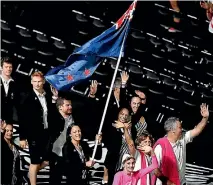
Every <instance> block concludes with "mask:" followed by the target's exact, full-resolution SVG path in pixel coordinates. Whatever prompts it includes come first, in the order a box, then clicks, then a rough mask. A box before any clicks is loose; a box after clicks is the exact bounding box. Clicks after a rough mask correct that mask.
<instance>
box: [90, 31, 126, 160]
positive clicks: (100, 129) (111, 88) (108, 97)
mask: <svg viewBox="0 0 213 185" xmlns="http://www.w3.org/2000/svg"><path fill="white" fill-rule="evenodd" d="M127 33H128V30H127V31H126V33H125V36H124V40H123V42H122V45H121V50H120V54H119V57H118V61H117V64H116V67H115V71H114V74H113V78H112V81H111V85H110V89H109V93H108V96H107V100H106V104H105V107H104V112H103V115H102V118H101V123H100V126H99V130H98V134H101V131H102V127H103V124H104V120H105V117H106V113H107V108H108V105H109V100H110V97H111V94H112V90H113V86H114V83H115V79H116V76H117V73H118V67H119V65H120V61H121V57H122V54H123V48H124V43H125V40H126V37H127ZM97 146H98V140H96V141H95V147H94V150H93V154H92V159H91V160H92V161H93V160H94V158H95V153H96V150H97Z"/></svg>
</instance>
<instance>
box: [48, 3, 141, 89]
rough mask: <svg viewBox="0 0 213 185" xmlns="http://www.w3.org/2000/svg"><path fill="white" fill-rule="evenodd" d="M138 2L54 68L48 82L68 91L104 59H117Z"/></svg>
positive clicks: (49, 74) (86, 76)
mask: <svg viewBox="0 0 213 185" xmlns="http://www.w3.org/2000/svg"><path fill="white" fill-rule="evenodd" d="M136 2H137V1H136V0H135V1H134V2H133V3H132V4H131V5H130V7H129V9H128V10H127V11H126V12H125V13H124V14H123V15H122V16H121V18H120V19H119V20H118V21H117V22H116V23H115V24H114V25H113V26H112V27H111V28H109V29H107V30H106V31H104V32H103V33H102V34H101V35H99V36H97V37H95V38H93V39H92V40H90V41H88V42H87V43H85V44H84V45H82V46H81V47H79V48H77V49H76V50H74V52H73V53H72V54H71V55H70V56H69V57H68V59H67V60H66V62H65V64H64V65H60V66H57V67H55V68H53V69H51V70H50V71H49V72H48V73H47V74H46V75H45V79H46V80H47V81H48V82H49V83H50V84H51V85H52V86H53V87H55V88H56V89H57V90H61V91H69V90H70V88H71V87H72V86H73V85H75V84H77V83H79V82H81V81H82V80H84V79H86V78H88V77H90V76H91V75H92V74H93V73H94V71H95V70H96V68H97V67H98V65H99V64H100V62H101V61H102V59H103V58H108V57H114V58H118V57H119V55H120V53H121V52H122V53H123V51H121V48H122V44H124V42H125V39H126V36H127V33H128V31H129V24H130V21H131V19H132V17H133V12H134V10H135V7H136Z"/></svg>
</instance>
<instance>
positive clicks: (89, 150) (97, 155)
mask: <svg viewBox="0 0 213 185" xmlns="http://www.w3.org/2000/svg"><path fill="white" fill-rule="evenodd" d="M98 137H100V136H98V135H96V139H97V138H98ZM82 147H83V148H82V149H83V151H84V154H85V157H86V160H87V161H90V157H91V156H92V154H93V149H92V148H91V147H89V144H88V143H87V142H83V146H82ZM101 157H102V147H101V139H99V142H98V146H97V151H96V153H95V157H94V158H95V159H100V158H101Z"/></svg>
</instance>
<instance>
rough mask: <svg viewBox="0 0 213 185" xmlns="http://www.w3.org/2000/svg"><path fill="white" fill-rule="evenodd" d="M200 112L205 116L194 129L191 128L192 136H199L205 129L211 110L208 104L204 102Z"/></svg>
mask: <svg viewBox="0 0 213 185" xmlns="http://www.w3.org/2000/svg"><path fill="white" fill-rule="evenodd" d="M200 112H201V116H203V118H202V120H201V122H200V123H199V124H198V125H197V126H196V127H195V128H194V129H192V130H190V137H191V138H194V137H196V136H198V135H199V134H200V133H201V132H202V131H203V129H204V128H205V127H206V124H207V121H208V118H209V110H208V106H206V104H202V105H201V106H200Z"/></svg>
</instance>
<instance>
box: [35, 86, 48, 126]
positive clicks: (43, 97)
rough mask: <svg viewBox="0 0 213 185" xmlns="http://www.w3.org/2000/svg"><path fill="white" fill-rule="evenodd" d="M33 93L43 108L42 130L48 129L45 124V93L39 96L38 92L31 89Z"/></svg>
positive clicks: (46, 123)
mask: <svg viewBox="0 0 213 185" xmlns="http://www.w3.org/2000/svg"><path fill="white" fill-rule="evenodd" d="M33 90H34V92H35V93H36V95H37V97H38V99H39V101H40V103H41V106H42V108H43V123H44V129H46V128H48V122H47V112H48V110H47V102H46V98H45V94H46V93H45V92H43V94H40V93H39V92H38V91H36V90H35V89H33Z"/></svg>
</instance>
